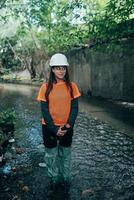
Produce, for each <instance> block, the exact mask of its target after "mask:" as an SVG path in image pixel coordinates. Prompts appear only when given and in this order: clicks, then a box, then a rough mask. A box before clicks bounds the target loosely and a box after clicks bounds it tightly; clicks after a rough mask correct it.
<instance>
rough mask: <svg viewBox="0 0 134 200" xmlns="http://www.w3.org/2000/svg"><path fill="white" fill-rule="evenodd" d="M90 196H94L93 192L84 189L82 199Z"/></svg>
mask: <svg viewBox="0 0 134 200" xmlns="http://www.w3.org/2000/svg"><path fill="white" fill-rule="evenodd" d="M92 195H94V190H92V189H86V190H83V191H82V199H83V198H84V199H86V198H87V197H89V196H92Z"/></svg>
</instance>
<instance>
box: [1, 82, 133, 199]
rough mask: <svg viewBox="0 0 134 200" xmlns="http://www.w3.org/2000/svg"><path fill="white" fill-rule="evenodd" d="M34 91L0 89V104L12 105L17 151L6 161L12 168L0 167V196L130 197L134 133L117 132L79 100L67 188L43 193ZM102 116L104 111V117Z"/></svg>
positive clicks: (37, 197) (40, 147)
mask: <svg viewBox="0 0 134 200" xmlns="http://www.w3.org/2000/svg"><path fill="white" fill-rule="evenodd" d="M36 95H37V88H34V87H26V86H16V87H14V86H12V85H10V86H8V85H6V86H5V88H4V89H3V90H1V95H0V101H1V102H2V104H1V108H0V109H1V110H2V109H5V108H7V107H13V108H14V109H15V111H16V115H17V123H16V131H15V133H14V134H15V140H16V142H15V144H14V146H15V147H16V148H17V147H18V148H21V149H22V152H21V154H16V153H15V154H14V155H13V158H12V159H10V160H9V161H8V162H9V164H10V165H11V166H15V167H16V172H15V173H14V172H11V173H9V174H3V173H2V171H1V173H0V185H1V186H0V190H1V192H0V199H2V200H9V199H11V200H13V199H17V200H32V199H35V200H44V199H58V200H60V199H70V200H76V199H78V200H84V199H86V200H127V199H128V200H133V199H134V139H133V137H130V136H129V135H128V134H124V133H122V131H121V130H120V129H119V128H116V127H113V124H112V126H111V123H109V120H106V122H105V120H104V119H99V116H93V112H91V111H92V110H91V105H90V104H89V107H90V109H89V111H90V112H91V113H90V112H88V109H87V105H86V103H85V105H86V106H85V105H83V106H82V102H80V112H79V115H78V118H77V121H76V124H75V128H74V137H73V144H72V166H71V186H70V191H69V194H68V195H65V194H64V193H63V191H62V188H61V190H60V188H59V189H58V190H57V192H55V193H54V194H53V196H51V198H50V197H49V198H48V197H47V185H48V179H47V176H46V169H45V168H41V167H39V163H40V162H43V161H44V160H43V157H44V151H45V149H44V147H43V146H42V143H43V141H42V135H41V126H40V105H39V104H38V103H37V102H36V101H35V97H36ZM96 107H97V105H96ZM99 108H100V106H99ZM84 109H85V110H84ZM92 109H94V107H92ZM102 109H104V108H102ZM103 113H104V112H103ZM107 116H108V113H107V114H106V119H108V117H107ZM116 122H117V121H116ZM124 127H125V125H124Z"/></svg>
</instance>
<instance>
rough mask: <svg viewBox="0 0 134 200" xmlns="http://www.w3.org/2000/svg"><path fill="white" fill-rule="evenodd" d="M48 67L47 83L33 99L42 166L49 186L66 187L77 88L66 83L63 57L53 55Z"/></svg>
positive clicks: (67, 81)
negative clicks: (39, 123)
mask: <svg viewBox="0 0 134 200" xmlns="http://www.w3.org/2000/svg"><path fill="white" fill-rule="evenodd" d="M49 65H50V76H49V80H48V82H47V83H44V84H43V85H42V86H41V88H40V90H39V93H38V97H37V100H38V101H39V102H40V103H41V112H42V133H43V141H44V145H45V163H46V166H47V172H48V176H49V177H50V179H51V181H52V183H54V184H57V183H59V182H62V183H68V182H69V181H70V159H71V144H72V136H73V127H74V123H75V120H76V117H77V115H78V97H80V92H79V90H78V87H77V85H76V84H75V83H74V82H70V79H69V73H68V66H69V64H68V61H67V58H66V56H65V55H64V54H61V53H57V54H54V55H53V56H52V57H51V59H50V63H49Z"/></svg>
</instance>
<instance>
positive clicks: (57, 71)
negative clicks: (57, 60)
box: [52, 66, 66, 81]
mask: <svg viewBox="0 0 134 200" xmlns="http://www.w3.org/2000/svg"><path fill="white" fill-rule="evenodd" d="M52 72H53V73H54V75H55V78H56V80H57V81H58V80H63V79H64V76H65V74H66V66H61V67H60V66H55V67H53V68H52Z"/></svg>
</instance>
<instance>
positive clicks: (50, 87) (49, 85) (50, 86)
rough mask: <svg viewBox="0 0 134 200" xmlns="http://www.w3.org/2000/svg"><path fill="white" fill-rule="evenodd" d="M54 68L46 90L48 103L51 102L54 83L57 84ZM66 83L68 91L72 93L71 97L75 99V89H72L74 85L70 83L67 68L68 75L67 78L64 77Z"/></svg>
mask: <svg viewBox="0 0 134 200" xmlns="http://www.w3.org/2000/svg"><path fill="white" fill-rule="evenodd" d="M53 68H54V67H51V71H50V75H49V79H48V84H47V89H46V93H45V97H46V100H47V102H49V94H50V92H51V90H52V89H53V83H57V81H56V78H55V75H54V73H53V71H52V69H53ZM64 81H65V84H66V86H67V89H68V90H69V92H70V95H71V97H72V98H73V89H72V85H71V82H70V78H69V72H68V68H67V67H66V74H65V77H64Z"/></svg>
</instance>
